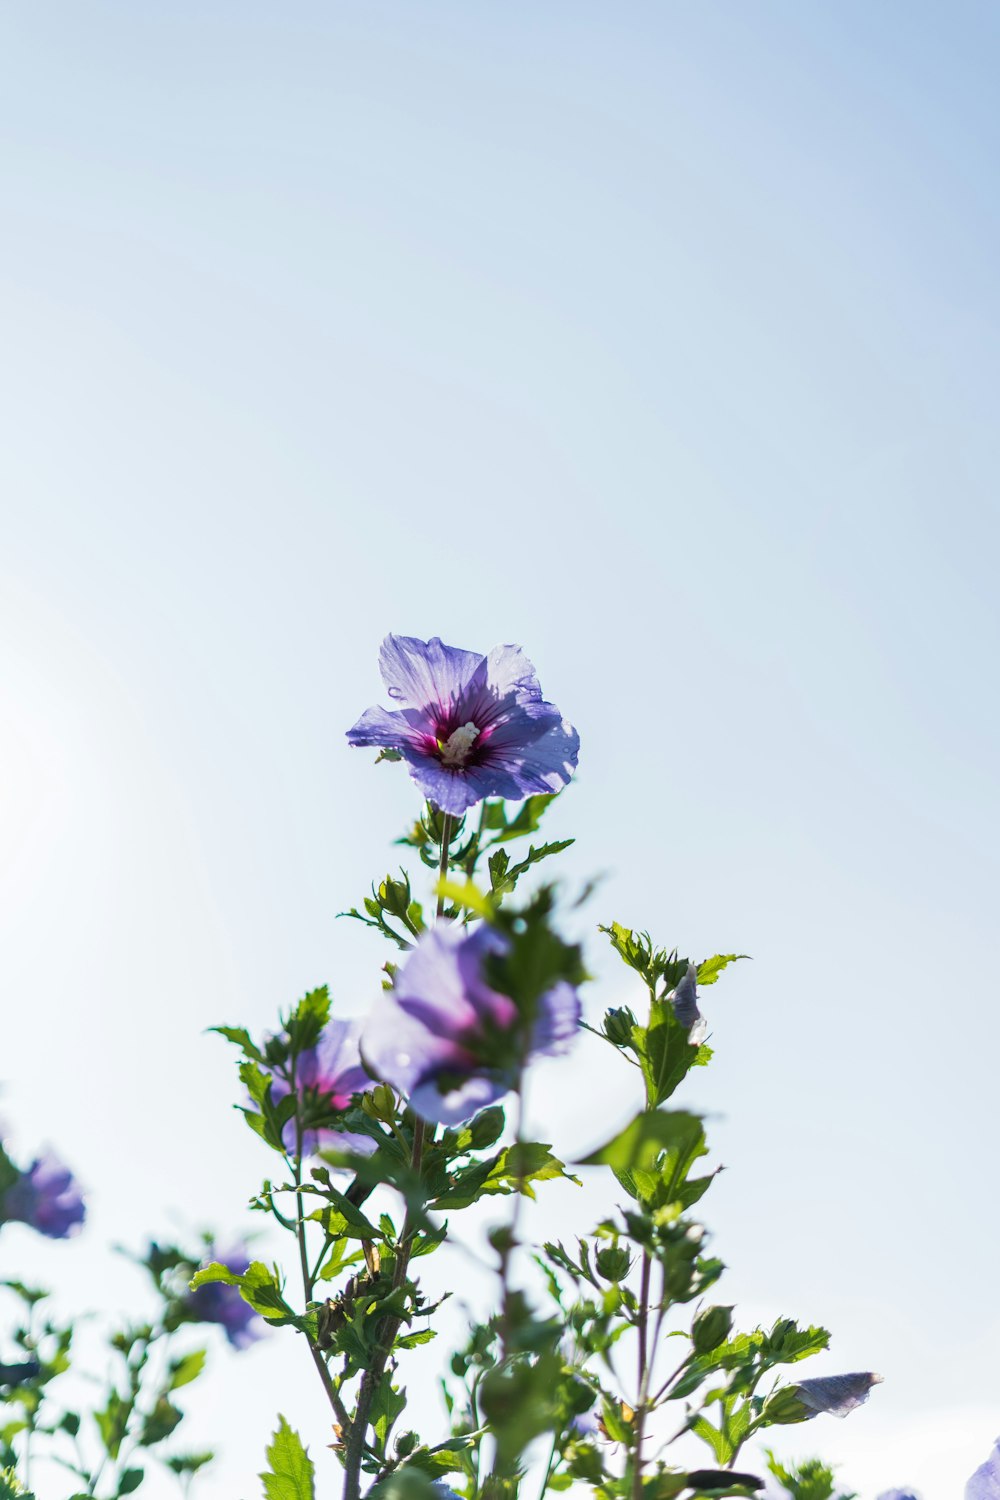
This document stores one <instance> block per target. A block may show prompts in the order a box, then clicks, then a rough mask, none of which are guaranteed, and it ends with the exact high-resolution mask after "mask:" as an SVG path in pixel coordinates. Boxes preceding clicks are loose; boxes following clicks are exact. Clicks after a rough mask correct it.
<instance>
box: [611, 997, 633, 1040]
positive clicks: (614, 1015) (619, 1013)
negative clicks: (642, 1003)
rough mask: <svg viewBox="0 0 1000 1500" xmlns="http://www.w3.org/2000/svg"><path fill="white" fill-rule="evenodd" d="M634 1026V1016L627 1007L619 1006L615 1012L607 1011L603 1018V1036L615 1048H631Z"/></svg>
mask: <svg viewBox="0 0 1000 1500" xmlns="http://www.w3.org/2000/svg"><path fill="white" fill-rule="evenodd" d="M635 1024H636V1021H635V1016H634V1015H633V1014H632V1012H631V1011H630V1010H629V1008H628V1006H627V1005H620V1006H619V1007H618V1009H617V1010H609V1011H607V1012H606V1013H605V1016H604V1035H605V1036H606V1037H607V1039H608V1041H609V1042H611V1043H612V1044H613V1045H614V1046H615V1047H631V1045H632V1028H633V1026H634V1025H635Z"/></svg>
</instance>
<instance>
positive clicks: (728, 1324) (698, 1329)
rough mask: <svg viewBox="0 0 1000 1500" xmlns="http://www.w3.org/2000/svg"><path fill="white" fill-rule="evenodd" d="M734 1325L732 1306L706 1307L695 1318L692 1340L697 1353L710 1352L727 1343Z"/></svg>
mask: <svg viewBox="0 0 1000 1500" xmlns="http://www.w3.org/2000/svg"><path fill="white" fill-rule="evenodd" d="M732 1326H733V1309H732V1308H731V1307H706V1308H705V1311H704V1312H702V1313H699V1314H698V1316H697V1317H696V1318H695V1320H694V1327H693V1328H692V1330H691V1342H692V1343H693V1344H694V1352H695V1354H709V1353H711V1351H712V1350H713V1349H717V1348H718V1347H719V1345H720V1344H722V1343H725V1341H726V1339H727V1338H728V1337H729V1333H730V1330H731V1329H732Z"/></svg>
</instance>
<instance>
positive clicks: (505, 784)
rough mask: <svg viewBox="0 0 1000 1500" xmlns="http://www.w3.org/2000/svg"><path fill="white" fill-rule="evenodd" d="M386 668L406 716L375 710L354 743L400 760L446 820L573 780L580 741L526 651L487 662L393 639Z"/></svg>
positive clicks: (501, 652)
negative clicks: (485, 803) (490, 801)
mask: <svg viewBox="0 0 1000 1500" xmlns="http://www.w3.org/2000/svg"><path fill="white" fill-rule="evenodd" d="M379 665H380V668H381V672H382V681H383V682H384V683H385V685H386V689H387V690H388V693H389V697H390V698H392V699H393V700H394V701H395V702H396V703H397V704H399V707H398V709H395V710H389V709H385V708H379V707H375V708H370V709H368V711H367V712H366V713H363V714H362V715H361V718H360V719H359V720H358V722H357V723H356V724H355V725H354V728H353V729H349V730H348V731H347V738H348V741H349V743H350V744H352V745H379V746H381V747H382V748H383V749H387V750H396V751H398V752H399V754H400V755H402V757H403V759H404V760H405V761H407V762H408V764H409V767H410V775H411V776H412V777H413V780H414V781H415V782H416V783H417V786H418V787H419V788H420V790H421V791H422V792H423V794H424V796H425V797H426V798H427V799H428V800H429V801H430V802H433V803H434V804H435V805H436V806H437V807H439V808H440V809H441V811H442V812H446V813H452V814H455V815H457V816H461V814H462V813H464V812H465V810H466V809H467V808H469V807H472V806H473V804H474V803H476V802H481V801H482V800H483V798H484V797H506V798H508V799H510V800H513V801H516V800H518V799H520V798H522V797H528V796H530V795H532V794H533V793H538V792H549V793H551V792H558V791H561V790H562V788H563V787H564V786H565V785H566V783H567V782H568V781H569V779H570V777H571V776H572V774H573V771H574V769H575V767H576V760H577V754H578V752H579V749H580V736H579V735H578V734H577V732H576V730H575V729H574V728H573V727H572V725H570V724H567V722H566V720H565V719H564V718H563V716H562V714H561V713H560V712H559V710H558V709H557V708H556V707H555V705H554V704H552V703H547V702H546V701H545V699H544V698H543V697H542V690H541V688H540V687H539V685H538V678H537V677H536V676H535V669H534V667H533V666H532V665H531V663H530V661H528V659H527V657H526V656H525V655H524V653H523V651H522V650H521V648H520V646H494V648H493V650H492V651H491V652H490V654H489V655H488V656H480V655H479V654H478V652H476V651H462V650H459V648H458V647H457V646H445V645H444V644H443V643H442V641H441V640H440V639H439V638H438V637H437V636H433V637H432V639H431V640H429V641H418V640H415V639H414V638H413V637H412V636H407V635H387V636H386V638H385V640H384V641H383V642H382V649H381V652H380V655H379Z"/></svg>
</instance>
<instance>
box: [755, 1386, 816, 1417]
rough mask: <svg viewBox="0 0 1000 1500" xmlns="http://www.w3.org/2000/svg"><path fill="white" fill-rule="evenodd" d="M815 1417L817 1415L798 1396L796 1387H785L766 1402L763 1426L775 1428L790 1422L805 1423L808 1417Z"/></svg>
mask: <svg viewBox="0 0 1000 1500" xmlns="http://www.w3.org/2000/svg"><path fill="white" fill-rule="evenodd" d="M815 1415H816V1413H815V1412H814V1411H812V1410H810V1408H809V1407H808V1406H807V1405H806V1403H805V1402H804V1401H803V1400H802V1398H801V1397H800V1396H799V1395H798V1393H797V1391H796V1388H795V1386H794V1385H784V1386H782V1387H781V1389H780V1390H777V1391H775V1393H774V1395H773V1396H770V1397H768V1399H767V1400H766V1401H765V1402H764V1410H763V1411H762V1412H761V1425H762V1426H767V1425H771V1426H774V1425H779V1424H780V1425H785V1424H786V1423H790V1422H804V1421H806V1419H807V1418H808V1417H814V1416H815Z"/></svg>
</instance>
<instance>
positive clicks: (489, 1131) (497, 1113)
mask: <svg viewBox="0 0 1000 1500" xmlns="http://www.w3.org/2000/svg"><path fill="white" fill-rule="evenodd" d="M503 1127H504V1113H503V1108H502V1106H501V1105H499V1104H491V1105H490V1107H489V1108H488V1109H481V1110H480V1111H479V1114H478V1115H476V1116H475V1118H474V1119H473V1120H471V1121H470V1122H469V1134H470V1135H471V1136H472V1147H473V1150H475V1151H485V1150H486V1148H487V1147H488V1146H492V1145H494V1144H495V1142H496V1141H498V1140H499V1139H500V1135H501V1132H502V1131H503Z"/></svg>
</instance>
